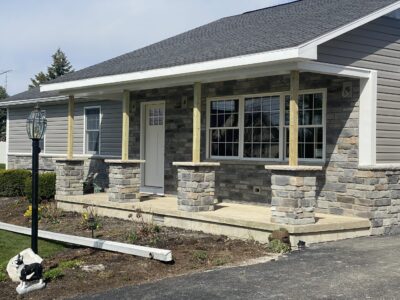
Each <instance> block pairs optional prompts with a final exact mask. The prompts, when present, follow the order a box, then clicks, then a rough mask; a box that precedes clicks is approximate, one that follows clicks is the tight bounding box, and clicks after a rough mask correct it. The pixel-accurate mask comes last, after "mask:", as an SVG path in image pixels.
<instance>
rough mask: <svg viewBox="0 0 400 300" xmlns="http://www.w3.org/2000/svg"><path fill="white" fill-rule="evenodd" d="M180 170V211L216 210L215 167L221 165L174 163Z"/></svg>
mask: <svg viewBox="0 0 400 300" xmlns="http://www.w3.org/2000/svg"><path fill="white" fill-rule="evenodd" d="M173 164H174V166H177V168H178V209H179V210H183V211H191V212H199V211H211V210H214V198H215V197H214V196H215V167H216V166H219V163H173Z"/></svg>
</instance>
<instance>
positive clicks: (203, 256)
mask: <svg viewBox="0 0 400 300" xmlns="http://www.w3.org/2000/svg"><path fill="white" fill-rule="evenodd" d="M193 259H194V260H195V261H197V262H199V263H204V262H206V261H207V259H208V254H207V252H206V251H204V250H196V251H194V252H193Z"/></svg>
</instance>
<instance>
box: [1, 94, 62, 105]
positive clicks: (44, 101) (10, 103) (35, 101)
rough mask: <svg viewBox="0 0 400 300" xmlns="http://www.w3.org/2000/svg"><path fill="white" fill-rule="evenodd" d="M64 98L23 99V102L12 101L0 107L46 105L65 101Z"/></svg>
mask: <svg viewBox="0 0 400 300" xmlns="http://www.w3.org/2000/svg"><path fill="white" fill-rule="evenodd" d="M66 99H68V97H66V96H64V95H63V96H58V97H49V98H36V99H24V100H14V101H5V102H0V107H9V106H14V105H24V104H34V103H46V102H57V101H61V100H66Z"/></svg>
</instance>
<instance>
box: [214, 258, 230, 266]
mask: <svg viewBox="0 0 400 300" xmlns="http://www.w3.org/2000/svg"><path fill="white" fill-rule="evenodd" d="M228 262H229V258H228V257H218V258H216V259H215V260H213V265H214V266H217V267H219V266H223V265H226V264H227V263H228Z"/></svg>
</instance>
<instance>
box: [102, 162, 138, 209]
mask: <svg viewBox="0 0 400 300" xmlns="http://www.w3.org/2000/svg"><path fill="white" fill-rule="evenodd" d="M105 162H106V163H108V164H109V188H108V191H107V193H108V199H109V200H110V201H114V202H138V201H140V184H141V179H140V164H141V163H144V162H145V161H144V160H128V161H122V160H105Z"/></svg>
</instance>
